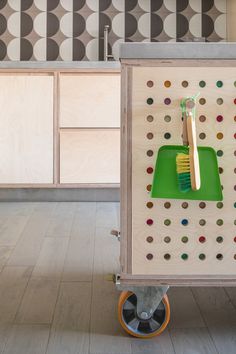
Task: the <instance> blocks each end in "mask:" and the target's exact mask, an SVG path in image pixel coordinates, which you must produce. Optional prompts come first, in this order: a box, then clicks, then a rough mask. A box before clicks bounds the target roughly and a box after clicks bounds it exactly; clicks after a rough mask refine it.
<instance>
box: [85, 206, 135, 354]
mask: <svg viewBox="0 0 236 354" xmlns="http://www.w3.org/2000/svg"><path fill="white" fill-rule="evenodd" d="M113 211H114V209H113ZM104 217H105V215H104ZM110 218H111V219H112V218H113V219H114V218H115V216H114V214H111V213H110ZM111 221H112V220H111ZM109 231H110V228H102V227H100V228H98V227H97V228H96V237H95V256H94V274H93V294H92V310H91V311H92V312H91V330H90V331H91V333H90V353H91V354H129V353H131V350H132V349H131V338H130V337H129V336H128V335H127V334H126V333H125V332H124V331H123V329H122V328H121V326H120V324H119V322H118V316H117V304H118V297H119V292H118V291H117V289H116V287H115V285H114V284H113V282H111V281H107V280H106V277H107V273H117V271H118V270H119V242H118V241H117V240H116V239H115V238H114V237H112V236H110V235H109Z"/></svg>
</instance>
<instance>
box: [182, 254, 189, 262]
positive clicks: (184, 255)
mask: <svg viewBox="0 0 236 354" xmlns="http://www.w3.org/2000/svg"><path fill="white" fill-rule="evenodd" d="M181 258H182V259H183V260H184V261H187V259H188V255H187V253H183V254H182V255H181Z"/></svg>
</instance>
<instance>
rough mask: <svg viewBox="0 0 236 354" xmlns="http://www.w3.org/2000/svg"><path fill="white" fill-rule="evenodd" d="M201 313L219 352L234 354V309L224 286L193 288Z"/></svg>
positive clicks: (235, 320)
mask: <svg viewBox="0 0 236 354" xmlns="http://www.w3.org/2000/svg"><path fill="white" fill-rule="evenodd" d="M193 292H194V296H195V298H196V301H197V302H198V304H199V306H200V309H201V313H202V315H203V317H204V319H205V322H206V324H207V326H208V330H209V332H210V333H211V336H212V338H213V341H214V343H215V346H216V348H217V350H218V351H219V353H220V354H231V353H232V354H234V353H235V344H236V309H235V307H234V306H233V305H232V302H231V301H230V299H229V297H228V296H227V294H226V292H225V290H224V288H196V289H193Z"/></svg>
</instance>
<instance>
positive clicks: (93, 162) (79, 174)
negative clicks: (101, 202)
mask: <svg viewBox="0 0 236 354" xmlns="http://www.w3.org/2000/svg"><path fill="white" fill-rule="evenodd" d="M119 181H120V132H119V130H118V129H106V130H103V129H99V130H95V129H94V130H93V129H82V130H63V131H61V133H60V183H93V184H97V183H98V184H99V183H102V184H103V183H105V184H109V183H112V184H113V183H119Z"/></svg>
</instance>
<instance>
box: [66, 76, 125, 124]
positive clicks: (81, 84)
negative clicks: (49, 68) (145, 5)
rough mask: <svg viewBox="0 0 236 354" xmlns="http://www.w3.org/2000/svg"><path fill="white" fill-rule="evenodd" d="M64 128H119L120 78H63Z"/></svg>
mask: <svg viewBox="0 0 236 354" xmlns="http://www.w3.org/2000/svg"><path fill="white" fill-rule="evenodd" d="M60 126H61V127H85V128H86V127H119V126H120V74H119V73H117V74H113V73H112V74H111V73H108V74H73V75H70V74H63V75H61V77H60Z"/></svg>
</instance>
